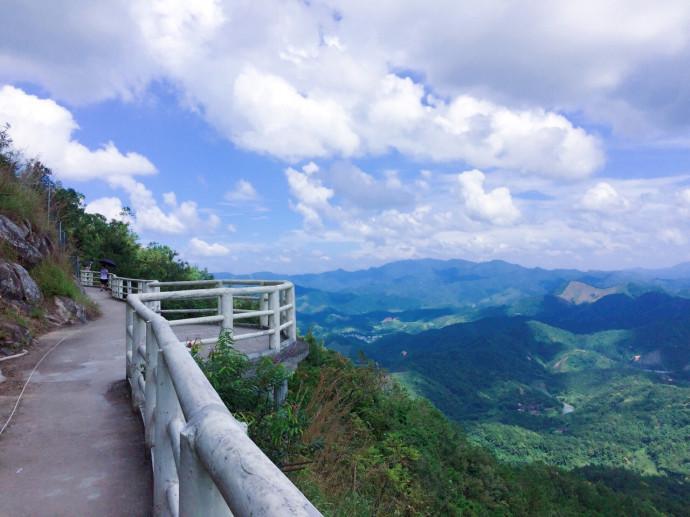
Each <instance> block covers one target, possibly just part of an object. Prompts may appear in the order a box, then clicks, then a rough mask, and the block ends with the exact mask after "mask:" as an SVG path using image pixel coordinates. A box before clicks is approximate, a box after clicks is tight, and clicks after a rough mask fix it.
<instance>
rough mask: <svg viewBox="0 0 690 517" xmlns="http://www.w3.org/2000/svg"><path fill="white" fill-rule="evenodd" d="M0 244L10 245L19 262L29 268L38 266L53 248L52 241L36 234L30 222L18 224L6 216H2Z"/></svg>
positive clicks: (0, 218)
mask: <svg viewBox="0 0 690 517" xmlns="http://www.w3.org/2000/svg"><path fill="white" fill-rule="evenodd" d="M0 242H4V243H5V244H6V245H8V246H9V247H10V248H11V249H12V250H13V251H14V252H15V253H16V254H17V260H19V261H20V262H22V263H23V264H25V265H27V266H35V265H36V264H38V263H39V262H40V261H41V260H43V258H44V257H45V256H46V255H48V253H50V251H51V249H52V247H53V245H52V243H51V242H50V239H48V238H46V237H40V236H39V235H38V234H36V233H34V232H33V231H32V230H31V225H30V224H29V223H28V222H27V223H22V224H17V223H15V222H14V221H12V220H11V219H9V218H8V217H5V216H4V215H0Z"/></svg>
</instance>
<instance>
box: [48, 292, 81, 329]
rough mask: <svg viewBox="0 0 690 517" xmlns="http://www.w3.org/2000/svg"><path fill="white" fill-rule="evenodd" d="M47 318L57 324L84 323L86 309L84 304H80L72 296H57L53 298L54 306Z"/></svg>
mask: <svg viewBox="0 0 690 517" xmlns="http://www.w3.org/2000/svg"><path fill="white" fill-rule="evenodd" d="M47 319H48V321H50V322H51V323H54V324H55V325H71V324H73V323H77V322H82V323H83V322H85V321H86V311H85V310H84V306H83V305H80V304H78V303H77V302H75V301H74V300H72V299H71V298H67V297H65V296H55V297H54V298H53V307H52V308H51V310H50V312H49V313H48V316H47Z"/></svg>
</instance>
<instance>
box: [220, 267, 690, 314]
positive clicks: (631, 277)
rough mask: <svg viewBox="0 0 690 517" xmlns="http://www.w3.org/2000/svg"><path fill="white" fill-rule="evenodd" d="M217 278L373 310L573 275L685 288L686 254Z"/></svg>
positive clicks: (617, 284) (689, 270) (488, 296)
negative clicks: (264, 281) (623, 263)
mask: <svg viewBox="0 0 690 517" xmlns="http://www.w3.org/2000/svg"><path fill="white" fill-rule="evenodd" d="M214 276H215V277H216V278H231V277H234V278H286V279H288V280H290V281H292V282H293V283H295V285H297V286H298V289H299V288H301V289H299V291H300V299H301V304H302V306H301V307H300V309H301V311H306V312H318V311H319V310H320V309H326V308H328V307H334V306H335V305H337V308H338V310H339V311H340V312H344V313H349V314H359V313H362V312H367V311H375V310H391V311H395V310H404V309H419V308H435V307H458V308H465V309H467V308H478V307H494V306H497V305H500V306H503V305H511V304H514V303H516V302H518V301H520V300H524V299H526V298H529V297H539V296H544V295H546V294H559V293H562V292H563V291H564V290H565V289H566V287H567V286H568V283H569V282H572V281H577V282H580V283H581V284H587V285H589V286H591V287H593V288H597V289H610V288H616V289H618V290H623V291H629V292H630V293H638V292H644V291H647V290H657V289H663V290H666V291H668V292H670V293H673V294H678V295H680V296H690V262H687V263H683V264H678V265H676V266H673V267H670V268H663V269H631V270H620V271H579V270H576V269H542V268H527V267H523V266H519V265H517V264H511V263H508V262H504V261H501V260H493V261H490V262H470V261H466V260H460V259H455V260H435V259H420V260H403V261H398V262H391V263H389V264H385V265H383V266H380V267H374V268H369V269H363V270H358V271H345V270H342V269H338V270H335V271H329V272H326V273H318V274H301V275H282V274H275V273H270V272H257V273H254V274H250V275H233V274H232V273H214Z"/></svg>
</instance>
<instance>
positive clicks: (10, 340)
mask: <svg viewBox="0 0 690 517" xmlns="http://www.w3.org/2000/svg"><path fill="white" fill-rule="evenodd" d="M32 341H33V334H32V333H31V331H30V330H29V329H28V328H27V327H26V326H24V325H21V324H19V323H18V322H16V321H13V320H11V319H5V318H0V357H3V356H7V355H12V354H14V353H16V352H17V351H18V350H21V349H22V348H24V347H26V346H28V345H30V344H31V342H32Z"/></svg>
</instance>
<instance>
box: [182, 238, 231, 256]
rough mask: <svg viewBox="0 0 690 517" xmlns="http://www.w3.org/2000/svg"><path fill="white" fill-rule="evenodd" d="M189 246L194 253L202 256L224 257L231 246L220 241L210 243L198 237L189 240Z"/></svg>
mask: <svg viewBox="0 0 690 517" xmlns="http://www.w3.org/2000/svg"><path fill="white" fill-rule="evenodd" d="M189 247H190V251H191V252H192V254H195V255H201V256H202V257H222V256H225V255H228V254H229V253H230V248H228V247H227V246H224V245H222V244H220V243H218V242H213V243H208V242H206V241H204V240H201V239H198V238H196V237H193V238H192V239H191V240H190V241H189Z"/></svg>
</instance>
